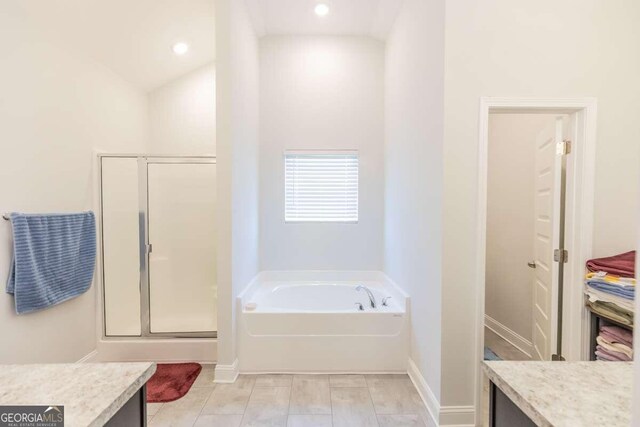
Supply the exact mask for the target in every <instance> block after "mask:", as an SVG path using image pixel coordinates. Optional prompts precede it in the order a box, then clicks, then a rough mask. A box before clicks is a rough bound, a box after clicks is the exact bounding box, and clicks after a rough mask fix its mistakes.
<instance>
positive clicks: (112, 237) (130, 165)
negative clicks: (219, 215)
mask: <svg viewBox="0 0 640 427" xmlns="http://www.w3.org/2000/svg"><path fill="white" fill-rule="evenodd" d="M99 164H100V181H101V182H100V189H101V194H100V205H101V215H100V216H101V237H102V239H101V241H102V260H101V261H102V264H101V267H102V268H101V271H102V283H103V294H102V299H103V314H104V335H105V336H106V337H144V338H153V337H158V338H166V337H194V338H196V337H197V338H200V337H216V335H217V333H216V331H217V324H216V322H217V285H216V160H215V158H214V157H157V156H135V155H100V157H99Z"/></svg>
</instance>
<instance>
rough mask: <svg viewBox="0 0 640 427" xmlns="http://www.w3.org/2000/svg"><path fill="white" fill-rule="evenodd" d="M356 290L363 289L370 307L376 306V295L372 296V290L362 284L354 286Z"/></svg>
mask: <svg viewBox="0 0 640 427" xmlns="http://www.w3.org/2000/svg"><path fill="white" fill-rule="evenodd" d="M356 291H365V292H366V293H367V295H368V296H369V303H371V308H376V297H374V296H373V292H371V290H370V289H369V288H367V287H366V286H363V285H358V286H356Z"/></svg>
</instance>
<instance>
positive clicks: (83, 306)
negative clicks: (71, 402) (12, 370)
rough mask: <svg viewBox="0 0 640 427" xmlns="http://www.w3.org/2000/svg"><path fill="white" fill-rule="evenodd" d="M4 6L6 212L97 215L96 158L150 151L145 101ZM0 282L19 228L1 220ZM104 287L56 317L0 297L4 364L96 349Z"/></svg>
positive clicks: (0, 124)
mask: <svg viewBox="0 0 640 427" xmlns="http://www.w3.org/2000/svg"><path fill="white" fill-rule="evenodd" d="M18 3H19V2H2V3H1V4H0V49H1V50H2V52H3V53H2V55H1V56H0V76H1V78H0V93H1V94H2V95H1V96H0V141H1V142H0V145H1V147H0V148H1V149H2V155H1V156H0V195H1V197H0V211H1V212H11V211H22V212H73V211H82V210H88V209H93V207H94V206H93V197H94V193H93V191H94V187H93V184H94V175H93V174H94V170H93V167H94V166H95V164H96V158H95V157H94V151H93V150H101V151H116V152H122V151H143V150H144V145H145V142H146V137H147V119H148V118H147V103H146V97H145V95H144V94H143V93H140V92H138V91H136V90H134V89H133V88H132V87H131V86H129V84H127V83H125V82H124V81H123V80H122V79H120V78H119V77H118V76H116V75H115V74H113V73H112V72H110V71H109V70H107V69H106V68H104V67H103V66H101V65H98V64H96V63H92V62H88V61H86V60H84V59H80V58H78V57H76V56H74V55H72V54H70V53H69V52H67V51H66V50H64V49H61V48H59V47H58V46H54V45H52V44H50V43H49V42H48V39H47V38H46V37H43V36H41V35H40V34H39V33H38V31H37V29H36V28H35V27H34V26H32V25H31V23H30V22H28V21H27V20H26V18H25V17H24V16H23V15H22V14H21V12H20V10H19V5H18ZM0 242H1V244H0V278H2V279H0V281H1V283H2V286H3V287H4V283H5V282H4V280H5V279H6V277H7V272H8V268H9V262H10V259H11V252H12V249H11V230H10V225H9V223H8V222H5V221H0ZM96 307H97V302H96V285H95V283H94V284H93V286H92V287H91V289H90V290H89V291H88V292H86V293H85V294H83V295H82V296H80V297H78V298H75V299H73V300H70V301H68V302H65V303H62V304H60V305H58V306H55V307H53V308H50V309H46V310H42V311H38V312H34V313H31V314H26V315H21V316H17V315H16V314H15V308H14V299H13V297H12V296H10V295H8V294H6V293H5V292H4V290H2V291H0V325H1V326H0V342H1V343H2V345H1V346H0V363H37V362H75V361H77V360H79V359H80V358H82V357H84V356H85V355H87V354H88V353H90V352H92V351H93V350H94V349H95V346H96V338H97V331H96Z"/></svg>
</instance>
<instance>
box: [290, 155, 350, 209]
mask: <svg viewBox="0 0 640 427" xmlns="http://www.w3.org/2000/svg"><path fill="white" fill-rule="evenodd" d="M284 169H285V207H284V212H285V214H284V216H285V221H287V222H357V221H358V153H357V152H356V151H333V152H331V151H329V152H324V151H323V152H313V151H308V152H301V151H298V152H294V151H287V152H285V155H284Z"/></svg>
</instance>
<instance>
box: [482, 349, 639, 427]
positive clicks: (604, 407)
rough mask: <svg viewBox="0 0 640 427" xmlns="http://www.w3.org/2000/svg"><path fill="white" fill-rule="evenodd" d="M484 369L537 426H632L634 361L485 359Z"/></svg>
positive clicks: (490, 378)
mask: <svg viewBox="0 0 640 427" xmlns="http://www.w3.org/2000/svg"><path fill="white" fill-rule="evenodd" d="M483 370H484V372H485V374H486V375H487V377H488V378H489V380H491V382H493V383H494V384H495V385H496V386H497V387H498V388H499V389H500V390H501V391H502V392H503V393H504V394H505V395H506V396H507V397H508V398H509V399H511V401H512V402H513V403H514V404H515V405H516V406H518V408H520V410H521V411H522V412H524V413H525V414H526V415H527V416H528V417H529V418H530V419H531V420H532V421H533V422H534V423H535V424H536V425H538V426H545V427H546V426H553V427H565V426H566V427H581V426H584V427H590V426H609V427H617V426H620V427H622V426H624V427H628V426H629V425H631V399H632V393H633V390H632V388H633V385H632V382H633V364H632V363H631V362H628V363H627V362H503V361H499V362H498V361H496V362H483Z"/></svg>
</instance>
